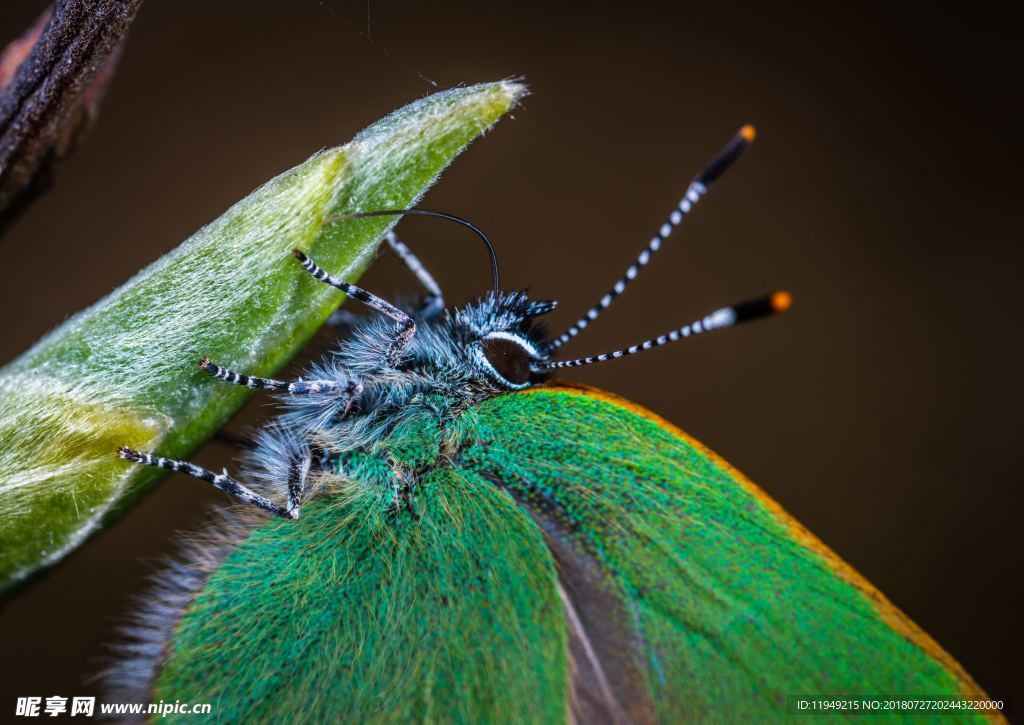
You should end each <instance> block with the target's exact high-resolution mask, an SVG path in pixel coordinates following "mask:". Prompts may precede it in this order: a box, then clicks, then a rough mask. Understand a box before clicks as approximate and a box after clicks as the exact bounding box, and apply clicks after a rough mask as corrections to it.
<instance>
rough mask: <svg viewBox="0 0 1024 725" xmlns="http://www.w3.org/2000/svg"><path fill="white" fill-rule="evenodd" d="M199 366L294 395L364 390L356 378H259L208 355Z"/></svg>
mask: <svg viewBox="0 0 1024 725" xmlns="http://www.w3.org/2000/svg"><path fill="white" fill-rule="evenodd" d="M199 367H200V368H202V369H203V370H205V371H206V372H208V373H210V375H212V376H213V377H215V378H219V379H220V380H224V381H226V382H229V383H234V384H235V385H244V386H246V387H248V388H258V389H260V390H273V391H276V392H279V393H291V394H292V395H310V394H314V393H339V394H343V395H347V396H348V397H350V398H354V397H355V396H357V395H359V393H361V392H362V391H363V386H362V385H360V384H359V383H357V382H355V381H354V380H297V381H294V382H288V381H286V380H273V379H272V378H258V377H256V376H254V375H245V374H244V373H238V372H235V371H234V370H229V369H228V368H225V367H221V366H220V365H218V364H216V363H215V362H213V361H211V360H210V358H208V357H204V358H203V359H202V361H201V362H200V363H199Z"/></svg>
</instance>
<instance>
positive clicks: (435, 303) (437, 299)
mask: <svg viewBox="0 0 1024 725" xmlns="http://www.w3.org/2000/svg"><path fill="white" fill-rule="evenodd" d="M385 239H386V240H387V243H388V246H389V247H391V251H393V252H394V253H395V256H397V257H398V258H399V259H400V260H402V263H403V264H405V266H406V268H407V269H408V270H409V271H410V272H412V273H413V274H414V275H415V276H416V279H418V280H419V282H420V284H421V285H423V289H424V290H426V292H427V294H426V296H424V298H423V301H422V303H421V304H420V307H419V309H418V310H417V314H418V315H419V316H420V317H423V318H425V319H428V320H434V319H437V317H438V315H440V314H441V313H442V312H444V293H442V292H441V287H440V286H439V285H438V284H437V280H435V279H434V276H433V275H432V274H430V272H429V271H427V268H426V267H424V266H423V263H422V262H421V261H420V260H419V257H417V256H416V255H415V254H413V251H412V250H411V249H409V247H408V246H407V245H406V244H405V242H403V241H402V240H401V239H399V238H398V235H397V234H395V233H394V232H388V233H387V236H386V237H385ZM361 320H362V317H361V316H360V315H357V314H355V313H353V312H351V311H350V310H345V309H339V310H335V311H334V312H333V313H332V314H331V316H330V317H329V318H327V324H328V325H330V326H331V327H354V326H355V325H356V324H358V323H359V322H360V321H361Z"/></svg>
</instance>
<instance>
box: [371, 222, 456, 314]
mask: <svg viewBox="0 0 1024 725" xmlns="http://www.w3.org/2000/svg"><path fill="white" fill-rule="evenodd" d="M385 239H387V242H388V246H389V247H391V250H392V251H393V252H394V253H395V255H396V256H397V257H398V258H399V259H400V260H402V263H403V264H404V265H405V266H406V268H407V269H408V270H409V271H410V272H412V273H413V274H414V275H416V279H418V280H419V283H420V284H421V285H423V289H425V290H426V291H427V294H426V297H424V298H423V304H422V305H421V306H420V308H419V314H420V315H422V316H423V317H425V318H426V319H428V320H431V319H434V318H436V317H437V316H438V315H440V314H441V313H442V312H444V294H443V293H442V292H441V286H440V285H439V284H438V283H437V280H435V279H434V276H433V275H432V274H430V272H428V271H427V268H426V267H424V266H423V263H422V262H421V261H420V260H419V257H417V256H416V255H415V254H413V252H412V250H411V249H409V247H408V246H407V245H406V244H405V242H403V241H402V240H401V239H399V238H398V235H397V234H395V233H394V232H393V231H389V232H388V233H387V236H386V237H385Z"/></svg>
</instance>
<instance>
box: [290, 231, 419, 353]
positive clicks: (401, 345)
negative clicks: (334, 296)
mask: <svg viewBox="0 0 1024 725" xmlns="http://www.w3.org/2000/svg"><path fill="white" fill-rule="evenodd" d="M292 254H294V255H295V258H296V259H298V260H299V261H300V262H301V263H302V268H303V269H305V270H306V271H307V272H309V273H310V274H311V275H313V276H314V277H315V278H316V279H318V280H320V281H321V282H324V283H325V284H329V285H331V286H332V287H335V288H337V289H340V290H341V291H342V292H344V293H345V294H347V295H348V296H349V297H351V298H352V299H356V300H359V301H360V302H362V303H363V304H366V305H369V306H370V307H372V308H373V309H375V310H377V311H378V312H381V313H383V314H385V315H387V316H388V317H390V318H391V319H393V320H394V321H395V323H396V324H395V340H394V342H393V343H392V344H391V345H390V346H389V348H388V351H387V353H386V354H385V356H384V357H385V360H384V362H385V363H387V364H388V365H395V364H396V363H398V361H399V360H400V359H401V358H402V356H403V355H404V354H405V351H406V350H407V349H408V348H409V343H411V342H412V339H413V337H414V336H415V335H416V322H415V321H414V320H413V319H412V318H411V317H410V316H409V315H407V314H406V313H405V312H403V311H402V310H400V309H398V308H397V307H395V306H394V305H393V304H391V303H390V302H388V301H387V300H384V299H381V298H380V297H378V296H377V295H375V294H373V293H372V292H367V291H366V290H364V289H363V288H361V287H356V286H355V285H354V284H349V283H348V282H345V281H344V280H341V279H338V278H337V277H332V276H331V275H329V274H327V272H325V271H324V270H323V269H321V267H320V265H318V264H317V263H316V262H314V261H313V260H312V259H310V258H309V257H307V256H306V255H305V253H303V252H302V251H301V250H299V249H293V250H292Z"/></svg>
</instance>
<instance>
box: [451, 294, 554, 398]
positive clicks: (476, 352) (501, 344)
mask: <svg viewBox="0 0 1024 725" xmlns="http://www.w3.org/2000/svg"><path fill="white" fill-rule="evenodd" d="M556 305H557V303H556V302H554V301H552V300H530V299H528V298H527V297H526V295H525V294H523V293H522V292H511V293H506V292H498V293H496V294H495V293H492V294H489V295H488V296H487V297H484V298H483V299H481V300H480V301H478V302H476V303H474V304H471V305H467V306H466V307H464V308H462V309H459V310H457V311H456V312H455V315H454V318H453V321H452V322H453V324H454V325H455V326H456V327H457V328H458V329H459V331H460V332H461V333H462V334H461V337H462V339H463V340H465V343H466V344H465V348H464V349H465V352H466V354H467V356H468V360H467V362H468V363H469V365H470V366H471V368H472V369H473V370H474V371H475V372H476V373H478V374H479V375H480V377H481V378H482V379H483V380H485V381H486V382H487V383H488V384H490V385H492V386H494V387H496V388H497V389H499V390H521V389H523V388H527V387H529V386H531V385H535V384H537V383H540V382H543V381H544V380H545V379H546V378H547V377H548V374H547V373H546V372H544V371H543V370H541V368H540V366H541V365H542V364H543V363H545V362H547V360H548V355H547V353H546V352H545V350H546V348H547V345H548V342H547V333H546V331H545V329H544V327H543V325H540V324H538V323H537V322H536V318H537V317H539V316H541V315H544V314H546V313H548V312H551V310H553V309H555V306H556Z"/></svg>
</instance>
